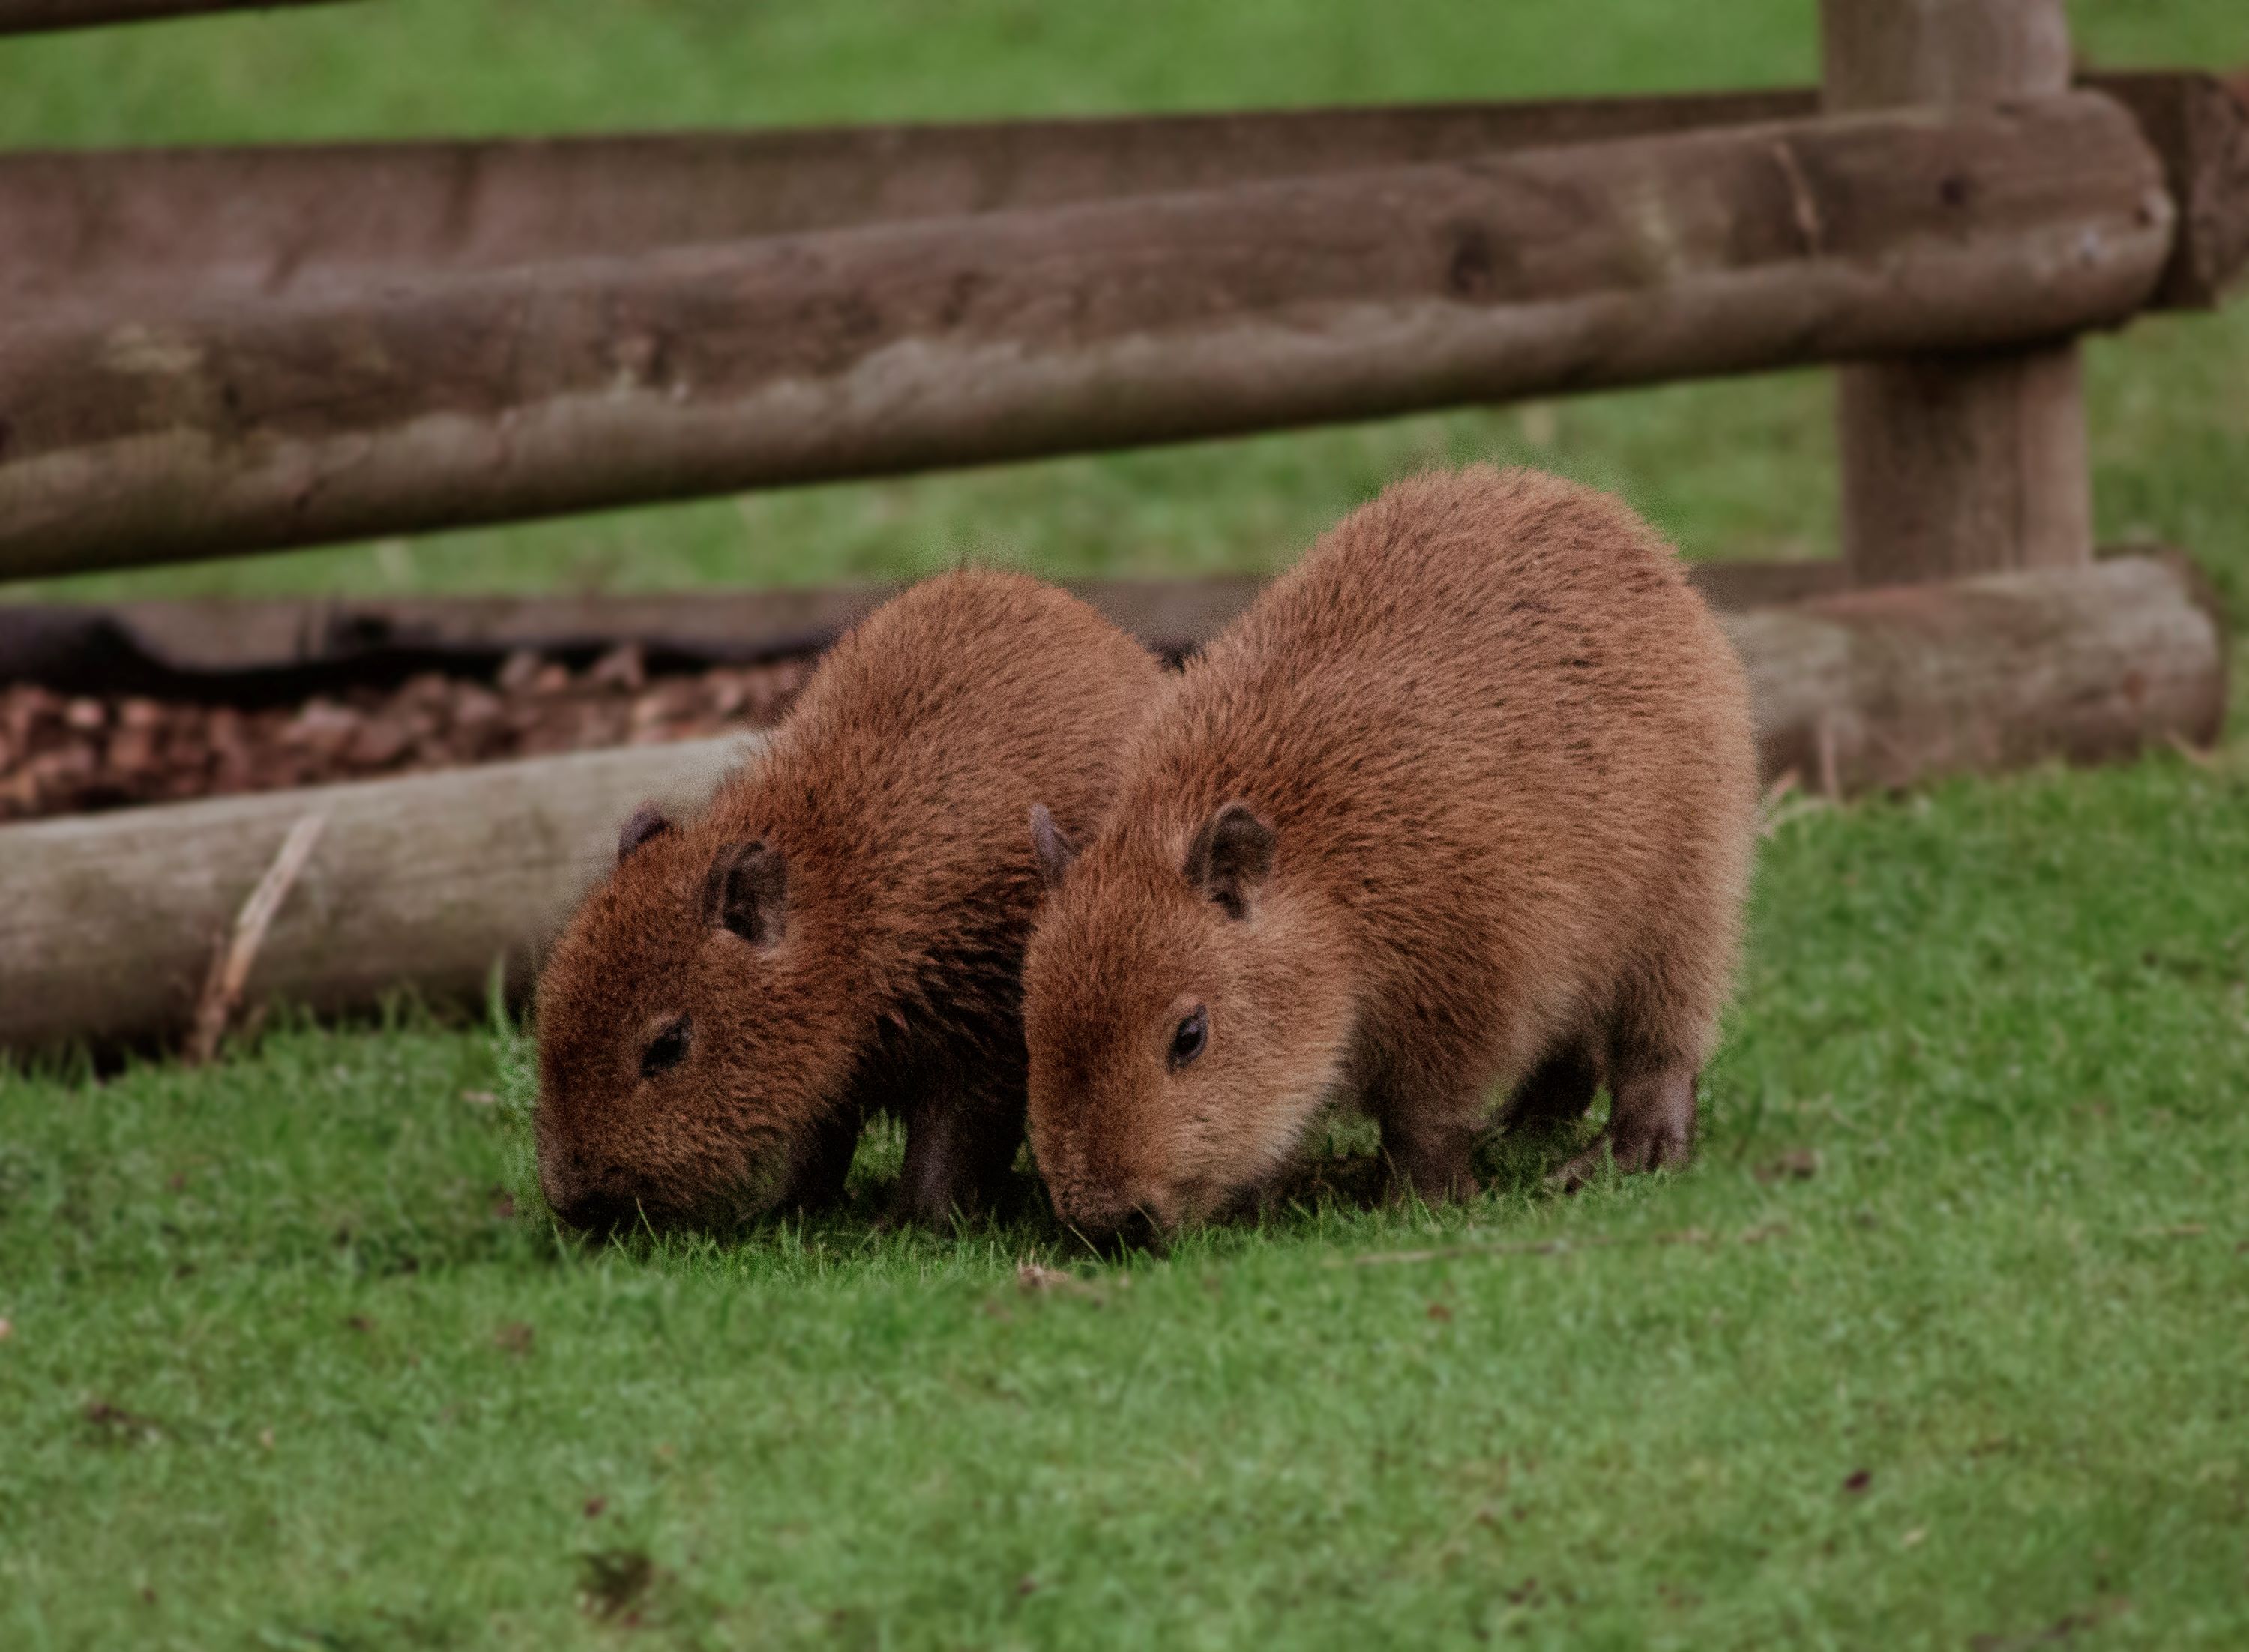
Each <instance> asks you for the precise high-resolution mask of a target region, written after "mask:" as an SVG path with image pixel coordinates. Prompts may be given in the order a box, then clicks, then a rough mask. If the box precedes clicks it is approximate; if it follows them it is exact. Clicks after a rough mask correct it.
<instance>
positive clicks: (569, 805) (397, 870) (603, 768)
mask: <svg viewBox="0 0 2249 1652" xmlns="http://www.w3.org/2000/svg"><path fill="white" fill-rule="evenodd" d="M1723 623H1724V625H1725V627H1726V628H1727V631H1728V634H1730V637H1731V638H1732V640H1733V642H1734V646H1735V647H1736V648H1737V649H1738V650H1739V651H1740V653H1741V655H1742V658H1743V662H1744V663H1745V665H1746V666H1747V668H1748V670H1749V675H1750V683H1751V688H1752V692H1753V695H1754V698H1755V703H1756V708H1757V739H1758V744H1759V749H1760V752H1761V758H1762V764H1763V768H1764V774H1765V776H1766V778H1767V779H1768V780H1771V779H1775V778H1778V777H1780V776H1782V775H1784V774H1793V775H1794V776H1795V778H1796V779H1797V781H1798V782H1799V784H1800V785H1802V786H1803V787H1804V788H1805V790H1807V791H1814V792H1817V791H1827V792H1853V791H1858V790H1861V789H1865V788H1868V787H1888V786H1901V785H1909V784H1912V783H1914V782H1916V781H1918V780H1921V779H1922V778H1928V777H1930V776H1933V775H1939V774H1944V773H1949V772H1952V771H1957V770H1962V769H1969V768H1974V769H1989V768H1995V767H2002V766H2012V765H2016V764H2029V763H2036V762H2040V761H2046V760H2051V759H2053V758H2065V759H2069V760H2073V761H2092V760H2100V759H2105V758H2112V757H2122V756H2125V755H2127V754H2129V753H2130V752H2132V751H2137V750H2139V749H2141V748H2142V747H2143V746H2146V745H2149V744H2163V743H2165V742H2168V741H2173V740H2180V741H2188V742H2192V743H2195V744H2204V743H2206V742H2208V741H2209V740H2211V739H2212V738H2213V737H2215V735H2216V732H2217V730H2218V724H2219V721H2220V718H2221V716H2222V715H2223V711H2224V707H2225V638H2224V636H2223V634H2222V629H2221V624H2220V620H2219V617H2218V608H2217V605H2216V602H2215V600H2214V599H2213V598H2212V597H2211V593H2209V591H2208V589H2207V587H2206V586H2204V585H2203V584H2202V582H2201V581H2200V580H2199V579H2197V577H2196V576H2195V574H2194V573H2193V572H2192V570H2191V568H2190V567H2188V566H2186V565H2185V564H2184V560H2183V559H2177V558H2175V557H2132V558H2121V559H2115V560H2112V561H2107V562H2102V563H2099V564H2096V565H2094V566H2090V567H2084V568H2074V569H2060V570H2041V571H2038V572H2026V573H2013V574H2000V575H1991V576H1986V577H1984V578H1979V579H1971V580H1963V581H1958V582H1956V583H1951V584H1936V585H1928V586H1915V587H1910V588H1902V589H1897V590H1890V591H1877V592H1860V593H1850V594H1846V595H1839V596H1831V597H1824V598H1819V599H1815V600H1811V601H1807V602H1805V603H1802V604H1799V605H1795V606H1792V607H1774V608H1761V609H1756V610H1752V611H1750V612H1749V613H1745V614H1728V615H1725V616H1723ZM745 753H746V748H745V747H743V746H741V745H739V744H735V743H732V742H726V741H703V742H691V743H685V744H680V745H675V746H652V747H636V748H628V749H625V750H622V751H598V752H587V753H581V754H578V755H575V756H570V757H540V758H532V759H528V760H525V761H522V762H516V763H507V764H492V765H490V766H487V767H484V768H476V769H461V770H454V771H450V772H444V773H438V774H428V775H419V776H413V777H409V778H403V779H395V780H377V781H364V782H359V783H356V784H353V785H335V786H323V787H316V788H311V789H308V790H305V791H300V792H268V793H264V794H258V795H253V796H247V797H237V798H224V799H212V800H210V801H207V802H201V803H190V804H177V805H159V806H155V807H149V808H142V809H130V810H123V811H120V812H116V813H113V814H107V815H90V816H85V817H79V818H74V819H52V820H43V821H36V822H32V823H31V824H28V825H23V826H6V827H0V1048H7V1047H17V1048H31V1047H40V1046H48V1045H57V1044H61V1043H65V1042H68V1041H71V1040H75V1039H83V1040H91V1041H95V1042H104V1041H109V1040H114V1039H126V1038H136V1039H137V1038H151V1037H167V1038H169V1037H175V1036H177V1035H178V1034H179V1033H180V1032H182V1031H183V1030H184V1029H185V1028H186V1027H187V1025H188V1024H189V1018H190V1017H191V1016H192V1014H193V1012H194V1008H195V1004H196V997H197V992H198V989H199V987H200V985H201V984H202V983H203V979H204V978H205V976H206V975H207V973H208V971H209V969H210V960H211V957H212V956H213V951H214V949H215V948H216V946H217V944H218V943H219V941H220V939H221V937H223V936H225V935H227V934H228V933H229V932H230V929H231V928H232V926H233V924H234V921H235V918H236V915H237V912H238V911H239V910H240V909H241V908H242V905H243V903H244V901H245V900H246V899H247V898H248V897H249V895H250V894H251V891H252V890H254V889H255V888H258V885H259V883H260V881H261V880H263V879H264V878H265V874H266V873H267V871H268V870H269V868H270V867H272V863H273V861H274V860H275V857H276V856H277V855H278V854H279V852H280V850H281V847H282V845H283V844H284V842H285V840H287V839H288V838H289V835H290V833H291V832H292V829H293V828H295V827H296V826H297V825H298V824H299V822H300V821H303V820H305V819H307V818H308V817H313V816H319V817H321V818H323V819H325V820H326V822H327V824H326V826H325V827H324V828H323V829H322V831H321V833H320V838H319V840H318V842H317V844H316V845H315V846H314V847H313V850H312V853H311V855H310V857H309V859H308V860H307V861H306V864H305V866H304V868H303V871H302V874H301V875H300V876H299V880H298V881H297V883H296V886H295V888H294V889H293V890H292V893H291V894H290V895H288V896H287V898H286V899H285V901H283V903H282V904H281V906H280V908H279V912H278V914H277V915H276V917H275V920H274V922H273V923H272V929H271V930H270V931H269V933H268V935H267V936H266V939H265V943H264V947H263V949H262V950H261V951H260V952H259V954H258V957H257V958H256V960H255V962H254V966H253V967H252V968H251V970H250V973H249V976H248V979H247V993H246V997H247V999H248V1000H249V1001H250V1002H251V1003H253V1004H254V1003H256V1002H258V1001H259V1000H262V999H265V998H270V997H275V996H284V997H287V998H289V999H290V1000H292V1001H293V1002H295V1003H298V1004H305V1005H307V1006H309V1007H311V1008H313V1009H315V1010H320V1011H337V1010H344V1009H349V1008H352V1007H354V1006H356V1005H364V1004H371V1003H374V1002H375V1001H376V1000H377V999H378V998H379V997H381V995H382V993H384V992H385V991H389V990H391V989H393V988H395V987H397V986H400V985H406V984H410V985H413V986H415V987H416V988H418V989H419V990H420V991H422V992H423V995H424V996H425V997H430V998H432V999H440V1000H443V999H458V998H471V999H473V998H474V997H477V996H478V995H479V994H480V993H481V992H482V991H484V990H485V984H486V983H487V982H488V981H489V979H490V978H491V971H492V967H493V965H494V963H496V962H497V963H501V964H502V966H503V969H504V973H505V979H506V983H507V984H508V987H509V990H510V991H512V992H515V993H520V992H521V991H522V990H523V988H524V987H525V986H526V984H528V982H529V980H530V978H531V976H532V971H533V968H534V967H535V964H536V962H537V959H538V957H539V956H540V951H541V949H542V947H543V946H544V944H545V943H546V942H547V940H548V939H549V938H550V937H551V936H553V935H554V933H556V931H557V929H558V927H559V925H560V924H561V921H562V919H563V916H564V915H565V914H567V911H568V910H569V908H570V907H571V905H572V903H573V902H574V901H575V900H576V899H577V898H578V896H579V895H580V894H581V892H582V890H583V889H584V888H586V886H587V885H588V883H589V882H590V881H592V880H593V879H595V877H598V876H599V875H600V874H601V873H602V869H603V868H604V867H607V866H608V865H609V861H610V859H611V857H612V856H613V854H614V853H615V842H616V836H615V834H616V827H617V824H618V822H619V821H620V820H621V819H623V817H624V816H625V815H626V814H627V813H628V812H630V810H631V809H632V808H633V807H634V806H635V805H636V804H638V803H639V802H641V801H642V800H643V799H646V798H650V797H654V798H656V799H659V800H660V801H661V802H663V803H664V805H665V806H666V807H668V808H671V809H677V810H691V809H692V808H694V807H695V806H696V805H697V804H698V801H699V799H702V798H704V797H705V796H707V795H708V793H709V792H710V790H711V788H712V786H713V785H715V784H716V782H717V780H718V778H719V776H720V775H721V774H722V773H723V772H724V771H726V770H727V769H728V768H729V767H731V766H732V764H735V763H737V762H739V761H740V760H742V758H743V757H744V756H745ZM752 760H753V759H752Z"/></svg>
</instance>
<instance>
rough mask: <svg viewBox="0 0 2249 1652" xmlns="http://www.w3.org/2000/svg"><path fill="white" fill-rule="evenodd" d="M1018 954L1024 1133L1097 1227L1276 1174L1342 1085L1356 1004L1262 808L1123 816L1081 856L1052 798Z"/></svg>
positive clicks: (1051, 1176) (1113, 1230)
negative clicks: (1170, 825)
mask: <svg viewBox="0 0 2249 1652" xmlns="http://www.w3.org/2000/svg"><path fill="white" fill-rule="evenodd" d="M1032 838H1033V843H1034V847H1035V848H1036V850H1037V852H1038V859H1039V864H1040V867H1041V870H1042V874H1043V875H1044V877H1045V878H1046V880H1047V883H1048V886H1049V895H1048V898H1047V902H1046V905H1045V907H1044V908H1043V909H1042V912H1041V914H1040V916H1039V921H1038V924H1037V927H1036V929H1035V930H1034V931H1033V933H1032V937H1031V943H1030V948H1029V950H1028V954H1027V955H1026V957H1025V960H1024V975H1023V989H1024V997H1023V1018H1024V1032H1025V1035H1026V1038H1027V1039H1028V1045H1029V1050H1030V1134H1031V1148H1032V1151H1033V1153H1034V1154H1035V1155H1036V1157H1037V1160H1038V1165H1039V1173H1040V1175H1041V1176H1043V1177H1044V1178H1045V1181H1046V1184H1047V1189H1048V1192H1049V1196H1051V1197H1052V1199H1053V1201H1054V1205H1055V1212H1056V1216H1057V1217H1059V1218H1060V1219H1061V1220H1062V1221H1063V1222H1064V1223H1066V1224H1069V1225H1070V1226H1072V1227H1074V1228H1076V1230H1078V1231H1079V1232H1081V1233H1083V1235H1085V1236H1086V1237H1088V1238H1091V1239H1097V1240H1098V1239H1102V1238H1105V1237H1111V1236H1113V1235H1115V1234H1117V1233H1118V1232H1120V1231H1128V1230H1133V1229H1136V1228H1138V1227H1140V1226H1142V1225H1144V1224H1145V1225H1147V1226H1152V1227H1153V1228H1155V1229H1157V1230H1170V1229H1173V1228H1174V1227H1177V1226H1178V1225H1179V1224H1181V1223H1184V1222H1191V1221H1193V1220H1196V1219H1198V1218H1200V1217H1209V1216H1214V1215H1218V1214H1221V1212H1223V1211H1224V1210H1227V1209H1228V1208H1229V1207H1230V1206H1233V1205H1235V1204H1236V1203H1239V1202H1240V1201H1241V1199H1242V1198H1243V1197H1244V1196H1247V1195H1250V1194H1253V1193H1255V1191H1257V1190H1258V1189H1261V1188H1262V1187H1264V1186H1266V1185H1267V1184H1269V1182H1271V1180H1272V1179H1273V1177H1274V1176H1276V1174H1277V1173H1278V1172H1279V1171H1280V1170H1281V1169H1283V1168H1284V1167H1285V1166H1286V1165H1287V1164H1288V1163H1289V1162H1290V1160H1291V1159H1292V1158H1293V1157H1294V1155H1295V1150H1296V1147H1297V1144H1298V1142H1299V1141H1301V1139H1302V1137H1303V1134H1304V1132H1305V1129H1306V1128H1307V1127H1308V1126H1309V1125H1310V1122H1311V1121H1312V1120H1313V1119H1314V1118H1315V1116H1316V1115H1317V1114H1318V1113H1319V1111H1320V1109H1321V1107H1322V1106H1323V1104H1324V1102H1325V1101H1326V1100H1327V1099H1328V1098H1329V1096H1330V1095H1331V1093H1332V1092H1333V1091H1334V1090H1335V1089H1336V1087H1337V1086H1338V1080H1340V1078H1341V1076H1342V1075H1341V1073H1340V1068H1341V1066H1342V1063H1343V1061H1344V1059H1345V1051H1346V1049H1347V1047H1348V1045H1349V1039H1350V1034H1351V1017H1352V1005H1351V981H1350V972H1349V970H1348V967H1347V965H1346V963H1345V958H1344V952H1343V949H1342V947H1341V945H1340V943H1339V942H1338V937H1337V936H1335V935H1334V934H1333V933H1332V929H1331V922H1330V915H1329V910H1328V907H1327V903H1325V902H1324V901H1321V900H1319V899H1318V898H1317V896H1316V895H1314V894H1313V893H1312V892H1311V890H1310V888H1309V886H1308V885H1307V883H1306V882H1305V881H1304V880H1303V879H1302V878H1297V877H1291V876H1290V866H1289V857H1290V854H1291V853H1303V846H1300V845H1295V844H1291V843H1290V842H1289V841H1288V840H1287V839H1286V837H1285V835H1283V833H1278V832H1276V829H1275V828H1274V827H1273V826H1270V825H1269V824H1268V822H1267V820H1266V818H1265V817H1264V816H1263V815H1262V814H1261V813H1260V812H1258V810H1257V809H1256V808H1255V807H1254V806H1253V805H1250V804H1248V803H1246V802H1241V801H1235V802H1229V803H1226V804H1222V805H1220V806H1218V807H1216V808H1214V809H1212V810H1211V811H1210V812H1208V813H1207V814H1206V815H1205V816H1204V817H1203V819H1201V820H1200V823H1199V824H1198V825H1197V826H1194V827H1193V829H1192V831H1190V832H1186V833H1180V832H1176V831H1166V830H1164V829H1162V828H1160V827H1158V826H1152V825H1150V824H1148V823H1146V822H1141V821H1114V822H1112V823H1111V826H1110V828H1109V829H1108V830H1106V831H1104V833H1103V834H1102V835H1101V836H1100V837H1099V838H1098V839H1097V840H1096V841H1095V842H1094V843H1093V844H1092V845H1091V846H1090V847H1088V848H1087V849H1086V850H1085V852H1084V853H1083V854H1078V853H1074V852H1073V851H1072V849H1071V847H1070V846H1069V844H1068V843H1067V842H1065V841H1064V840H1063V838H1062V836H1061V834H1060V833H1058V832H1056V829H1055V826H1054V823H1053V821H1052V820H1051V819H1049V818H1048V816H1047V814H1046V812H1045V811H1044V810H1042V809H1041V810H1035V811H1034V812H1033V814H1032Z"/></svg>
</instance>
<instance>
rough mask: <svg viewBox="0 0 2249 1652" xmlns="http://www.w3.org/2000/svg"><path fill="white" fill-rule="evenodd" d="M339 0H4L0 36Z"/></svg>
mask: <svg viewBox="0 0 2249 1652" xmlns="http://www.w3.org/2000/svg"><path fill="white" fill-rule="evenodd" d="M334 3H335V0H0V35H6V34H36V33H39V32H41V31H46V30H52V29H91V28H93V27H95V26H96V25H98V24H106V23H154V22H156V21H158V20H159V19H162V18H165V17H199V16H203V15H206V14H208V13H210V12H214V11H270V10H278V9H279V8H281V7H284V6H311V5H332V4H334Z"/></svg>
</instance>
